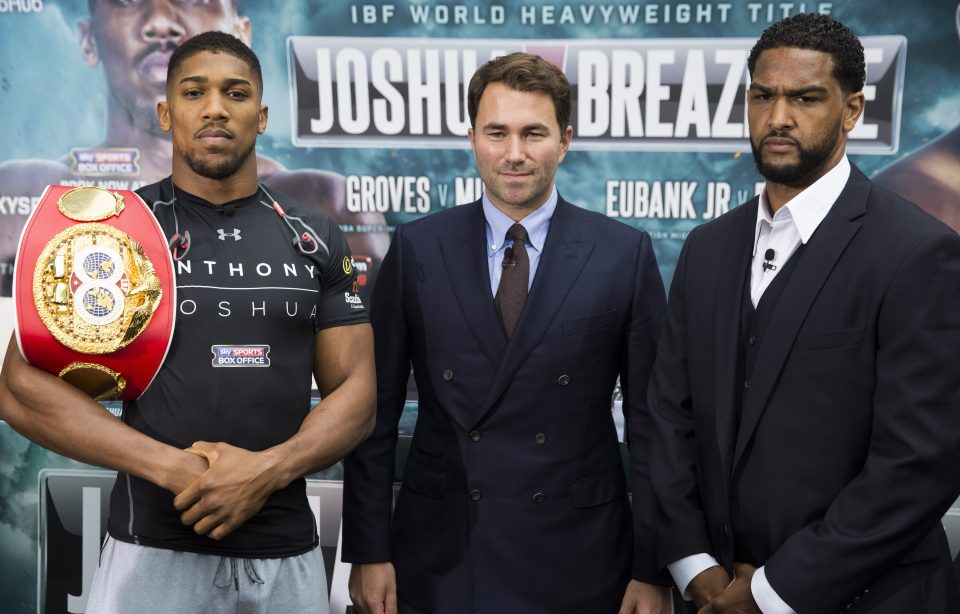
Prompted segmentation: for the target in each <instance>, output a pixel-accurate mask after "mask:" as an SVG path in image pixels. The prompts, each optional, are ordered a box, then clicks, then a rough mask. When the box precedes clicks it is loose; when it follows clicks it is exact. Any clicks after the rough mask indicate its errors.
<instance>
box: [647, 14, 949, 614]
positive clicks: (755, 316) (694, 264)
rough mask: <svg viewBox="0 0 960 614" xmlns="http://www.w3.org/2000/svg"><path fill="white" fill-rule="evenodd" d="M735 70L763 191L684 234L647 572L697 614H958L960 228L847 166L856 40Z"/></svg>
mask: <svg viewBox="0 0 960 614" xmlns="http://www.w3.org/2000/svg"><path fill="white" fill-rule="evenodd" d="M748 67H749V70H750V74H751V77H752V81H751V83H750V86H749V90H748V120H749V125H750V140H751V144H752V146H753V151H754V157H755V159H756V161H757V167H758V169H759V171H760V173H761V174H762V175H763V176H764V177H765V178H766V180H767V181H766V185H765V188H764V190H763V192H762V193H761V195H760V196H759V197H758V198H755V199H753V200H751V201H749V202H747V203H746V204H744V205H742V206H741V207H738V208H737V209H735V210H733V211H731V212H730V213H728V214H726V215H724V216H722V217H720V218H719V219H717V220H715V221H713V222H710V223H708V224H705V225H703V226H701V227H699V228H697V229H696V230H695V231H694V232H693V233H691V235H690V237H689V238H688V239H687V242H686V245H685V246H684V248H683V252H682V253H681V256H680V258H679V261H678V265H677V271H676V276H675V277H674V281H673V285H672V287H671V290H670V305H669V308H668V318H667V324H666V326H665V329H664V335H663V337H662V340H661V344H660V353H659V355H658V357H657V362H656V366H655V367H654V375H653V379H652V381H651V386H650V404H651V415H652V418H653V420H652V422H653V424H654V425H655V427H654V433H653V435H652V441H651V455H652V456H653V457H654V458H656V459H657V463H654V464H651V477H652V482H653V486H654V490H655V493H656V501H657V508H656V514H655V520H656V526H657V537H658V546H659V549H660V560H661V562H662V563H664V564H667V565H668V568H669V569H670V571H671V573H672V575H673V577H674V579H675V580H676V582H677V586H678V588H679V589H680V591H681V592H683V593H684V594H685V596H686V597H688V598H691V597H692V599H693V601H694V603H695V605H696V606H697V607H698V608H703V609H701V610H700V611H701V612H707V613H713V612H759V611H762V612H764V613H770V612H794V611H795V612H801V613H806V612H837V611H840V610H849V611H855V612H889V613H891V614H893V613H897V614H902V613H905V612H942V613H944V614H946V613H947V612H952V613H956V612H958V611H960V600H958V594H957V587H956V582H955V580H954V577H953V575H952V570H951V567H950V559H949V552H948V548H947V542H946V538H945V535H944V532H943V528H942V526H941V524H940V518H941V516H942V514H943V513H944V512H945V511H946V510H947V508H948V507H949V506H950V503H951V502H952V501H953V500H954V499H955V498H956V497H957V493H958V485H960V480H958V472H960V386H958V385H957V383H958V382H960V362H958V360H957V357H958V356H960V285H958V280H960V238H958V237H957V235H956V234H955V233H953V232H952V231H951V230H950V229H949V228H947V227H946V226H944V225H942V224H941V223H939V222H937V221H936V220H934V219H933V218H932V217H930V216H928V215H927V214H925V213H923V212H922V211H920V210H919V209H918V208H916V207H915V206H913V205H912V204H911V203H909V202H907V201H905V200H903V199H901V198H899V197H897V196H895V195H894V194H892V193H890V192H886V191H884V190H882V189H879V188H877V187H875V186H872V185H871V183H870V181H869V180H868V179H867V178H866V177H865V176H864V175H863V174H862V173H861V172H860V171H859V170H858V169H857V168H856V167H853V166H852V165H851V164H850V163H849V162H848V161H847V159H846V157H845V154H844V148H845V141H846V134H847V133H848V132H849V131H850V130H852V129H853V127H854V125H855V124H856V122H857V119H858V118H859V117H860V114H861V112H862V110H863V105H864V95H863V94H862V93H861V88H862V86H863V82H864V74H865V73H864V58H863V49H862V47H861V45H860V43H859V41H858V40H857V38H856V37H855V36H854V35H853V34H852V33H851V32H850V30H848V29H847V28H846V27H844V26H843V25H842V24H840V23H839V22H837V21H835V20H833V19H832V18H830V17H827V16H823V15H815V14H804V15H798V16H795V17H792V18H788V19H785V20H784V21H782V22H780V23H778V24H775V25H773V26H771V27H770V28H769V29H767V30H766V31H765V32H764V33H763V35H762V37H761V38H760V40H759V41H758V43H757V44H756V46H755V47H754V48H753V50H752V52H751V54H750V57H749V61H748ZM731 577H732V578H733V581H732V583H731Z"/></svg>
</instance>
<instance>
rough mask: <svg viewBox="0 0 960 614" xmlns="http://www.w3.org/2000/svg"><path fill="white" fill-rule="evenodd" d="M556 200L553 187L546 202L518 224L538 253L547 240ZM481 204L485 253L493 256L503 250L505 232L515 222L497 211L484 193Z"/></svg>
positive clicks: (556, 196)
mask: <svg viewBox="0 0 960 614" xmlns="http://www.w3.org/2000/svg"><path fill="white" fill-rule="evenodd" d="M558 200H559V194H558V193H557V188H556V186H554V187H553V191H552V192H550V198H548V199H547V202H545V203H543V204H542V205H540V207H539V208H537V210H536V211H533V212H532V213H530V214H528V215H527V216H526V217H525V218H523V219H522V220H520V223H521V224H523V227H524V228H525V229H526V230H527V238H528V242H529V243H530V245H532V246H533V248H534V249H535V250H537V251H538V252H542V251H543V244H544V242H545V241H546V240H547V230H548V229H549V227H550V219H551V218H553V212H554V211H556V209H557V201H558ZM481 202H482V205H483V217H485V218H486V220H487V253H488V254H495V253H497V252H498V251H500V250H501V249H503V244H504V243H505V242H506V237H507V231H508V230H510V227H511V226H513V225H514V224H515V223H516V222H514V220H513V218H511V217H510V216H509V215H507V214H506V213H504V212H503V211H501V210H499V209H497V207H496V206H495V205H494V204H493V203H492V202H490V199H489V198H488V197H487V193H486V192H484V193H483V197H482V199H481Z"/></svg>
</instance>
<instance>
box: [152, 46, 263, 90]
mask: <svg viewBox="0 0 960 614" xmlns="http://www.w3.org/2000/svg"><path fill="white" fill-rule="evenodd" d="M204 51H207V52H210V53H226V54H228V55H232V56H233V57H235V58H237V59H239V60H242V61H243V62H244V63H246V64H247V66H249V67H250V72H252V73H253V77H254V80H255V81H256V82H257V87H259V88H260V94H261V95H263V73H262V72H261V71H260V60H259V59H257V54H255V53H254V52H253V50H252V49H250V47H247V45H246V44H244V42H243V41H242V40H240V39H239V38H237V37H236V36H233V35H232V34H227V33H225V32H216V31H211V32H202V33H200V34H197V35H196V36H194V37H193V38H188V39H187V40H186V41H184V42H183V44H182V45H180V46H179V47H177V48H176V49H175V50H174V51H173V55H171V56H170V64H169V65H168V66H167V88H169V87H170V86H171V85H172V84H173V83H172V81H173V79H174V77H175V76H176V74H177V72H178V71H179V70H180V65H181V64H183V62H184V61H186V60H187V59H188V58H191V57H193V56H195V55H197V54H198V53H203V52H204Z"/></svg>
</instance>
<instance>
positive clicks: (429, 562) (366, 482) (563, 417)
mask: <svg viewBox="0 0 960 614" xmlns="http://www.w3.org/2000/svg"><path fill="white" fill-rule="evenodd" d="M570 107H571V94H570V85H569V83H568V82H567V80H566V78H565V77H564V76H563V73H562V72H561V71H560V70H559V69H558V68H557V67H555V66H553V65H552V64H549V63H548V62H546V61H544V60H542V59H541V58H538V57H536V56H532V55H528V54H523V53H517V54H511V55H508V56H504V57H501V58H497V59H495V60H492V61H490V62H489V63H487V64H485V65H484V66H482V67H481V68H480V69H479V70H478V71H477V73H476V74H475V75H474V76H473V78H472V80H471V82H470V86H469V92H468V108H469V112H470V119H471V125H472V128H471V130H470V133H469V136H470V143H471V145H472V146H473V151H474V154H475V155H476V159H477V168H478V171H479V174H480V176H481V178H482V179H483V181H484V184H485V186H486V192H485V194H484V196H483V197H482V198H481V200H478V201H477V202H474V203H472V204H469V205H464V206H461V207H456V208H454V209H452V210H447V211H443V212H440V213H437V214H435V215H431V216H428V217H426V218H424V219H421V220H417V221H415V222H411V223H409V224H406V225H405V226H403V227H400V228H397V230H396V234H395V235H394V238H393V243H392V244H391V246H390V249H389V251H388V253H387V256H386V258H385V260H384V266H383V268H382V269H381V275H380V278H379V280H378V282H377V285H376V288H375V290H374V297H373V304H372V314H371V320H372V322H373V324H374V329H375V332H374V335H375V339H376V354H377V373H378V388H379V391H378V396H379V398H378V414H377V426H376V430H375V432H374V434H373V436H372V437H371V438H370V439H369V440H368V441H367V442H366V444H365V445H363V446H362V447H361V448H360V449H358V450H357V451H356V453H355V454H354V455H352V456H351V457H350V458H349V460H348V461H347V463H346V476H345V482H346V483H345V492H344V510H343V519H344V524H343V535H344V537H343V540H344V541H343V553H344V554H343V558H344V560H345V561H348V562H352V563H354V565H353V570H352V573H351V580H350V586H351V597H352V599H353V601H354V603H355V604H357V606H358V607H359V608H360V609H361V611H363V612H365V613H367V612H393V611H396V610H395V609H394V608H395V607H396V604H397V599H398V598H399V611H400V612H401V613H403V612H436V613H444V614H446V613H464V612H477V613H487V612H490V613H494V612H524V613H538V612H542V613H550V614H558V613H564V612H570V613H571V614H572V613H577V614H580V613H583V612H591V613H593V612H598V613H602V612H611V613H612V612H617V611H618V608H619V611H621V612H630V613H633V612H668V611H669V599H668V596H667V595H668V593H667V589H666V587H665V586H657V585H656V584H657V583H660V584H667V583H668V582H669V580H668V577H667V576H666V573H665V572H664V571H662V569H661V568H660V566H659V565H657V563H656V552H655V547H654V542H653V535H652V523H651V518H650V516H651V514H652V507H651V501H650V498H649V497H650V495H649V484H648V480H647V475H648V470H647V457H646V445H645V444H646V437H647V432H648V429H649V426H648V421H649V416H648V413H647V408H646V399H645V392H646V385H647V380H648V376H649V370H650V366H651V365H652V363H653V359H654V354H655V347H656V339H657V337H658V335H659V330H660V324H661V321H662V315H663V311H664V303H665V297H664V294H663V284H662V282H661V280H660V277H659V273H658V272H657V266H656V260H655V258H654V254H653V250H652V249H651V244H650V238H649V236H648V235H647V234H645V233H643V232H641V231H638V230H636V229H633V228H630V227H628V226H626V225H623V224H620V223H618V222H614V221H612V220H609V219H607V218H605V217H603V216H601V215H598V214H595V213H590V212H587V211H584V210H582V209H580V208H578V207H575V206H573V205H571V204H570V203H567V202H566V201H564V200H563V199H562V198H560V197H559V196H558V194H557V191H556V189H555V187H554V175H555V173H556V169H557V166H558V165H559V163H560V162H561V160H563V158H564V156H565V154H566V152H567V148H568V147H569V145H570V139H571V137H572V135H573V130H572V128H570V126H569V117H570ZM528 292H529V294H528ZM411 363H412V365H413V372H414V377H415V379H416V382H417V388H418V390H419V413H418V418H417V427H416V431H415V433H414V436H413V442H412V445H411V448H410V453H409V457H408V458H407V462H406V467H405V471H404V476H403V486H402V488H401V490H400V494H399V497H398V500H397V504H396V510H395V511H394V512H393V515H392V518H391V492H392V482H393V475H394V455H395V449H396V445H397V423H398V421H399V419H400V414H401V411H402V409H403V405H404V398H405V394H406V390H407V387H406V383H407V378H408V376H409V372H410V366H411ZM618 375H619V376H620V377H621V381H622V387H623V397H624V399H623V408H624V417H625V419H626V423H627V431H628V437H629V442H630V456H631V463H632V466H633V474H634V479H633V483H632V488H633V510H634V518H633V521H632V522H631V517H630V516H631V512H630V506H629V502H628V500H627V495H626V484H625V479H624V476H623V468H622V464H621V456H620V451H619V445H618V442H617V433H616V428H615V425H614V420H613V414H612V412H611V394H612V392H613V387H614V383H615V382H616V379H617V376H618Z"/></svg>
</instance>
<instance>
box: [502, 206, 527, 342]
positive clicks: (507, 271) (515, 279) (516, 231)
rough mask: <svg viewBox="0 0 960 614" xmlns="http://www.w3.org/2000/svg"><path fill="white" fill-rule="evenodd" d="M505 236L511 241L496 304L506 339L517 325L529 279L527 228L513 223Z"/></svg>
mask: <svg viewBox="0 0 960 614" xmlns="http://www.w3.org/2000/svg"><path fill="white" fill-rule="evenodd" d="M507 238H508V239H511V240H512V241H513V246H512V247H508V248H507V249H506V250H505V251H504V255H503V272H502V273H501V274H500V287H498V288H497V298H496V301H495V302H496V306H497V313H498V314H500V322H502V323H503V329H504V330H505V331H506V332H507V339H509V338H510V337H512V336H513V330H514V329H515V328H516V327H517V320H519V319H520V312H521V311H523V303H524V302H525V301H526V300H527V282H528V281H529V279H530V259H529V258H528V257H527V245H526V240H527V229H526V228H524V227H523V226H521V225H520V224H514V225H513V226H511V227H510V230H508V231H507Z"/></svg>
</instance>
